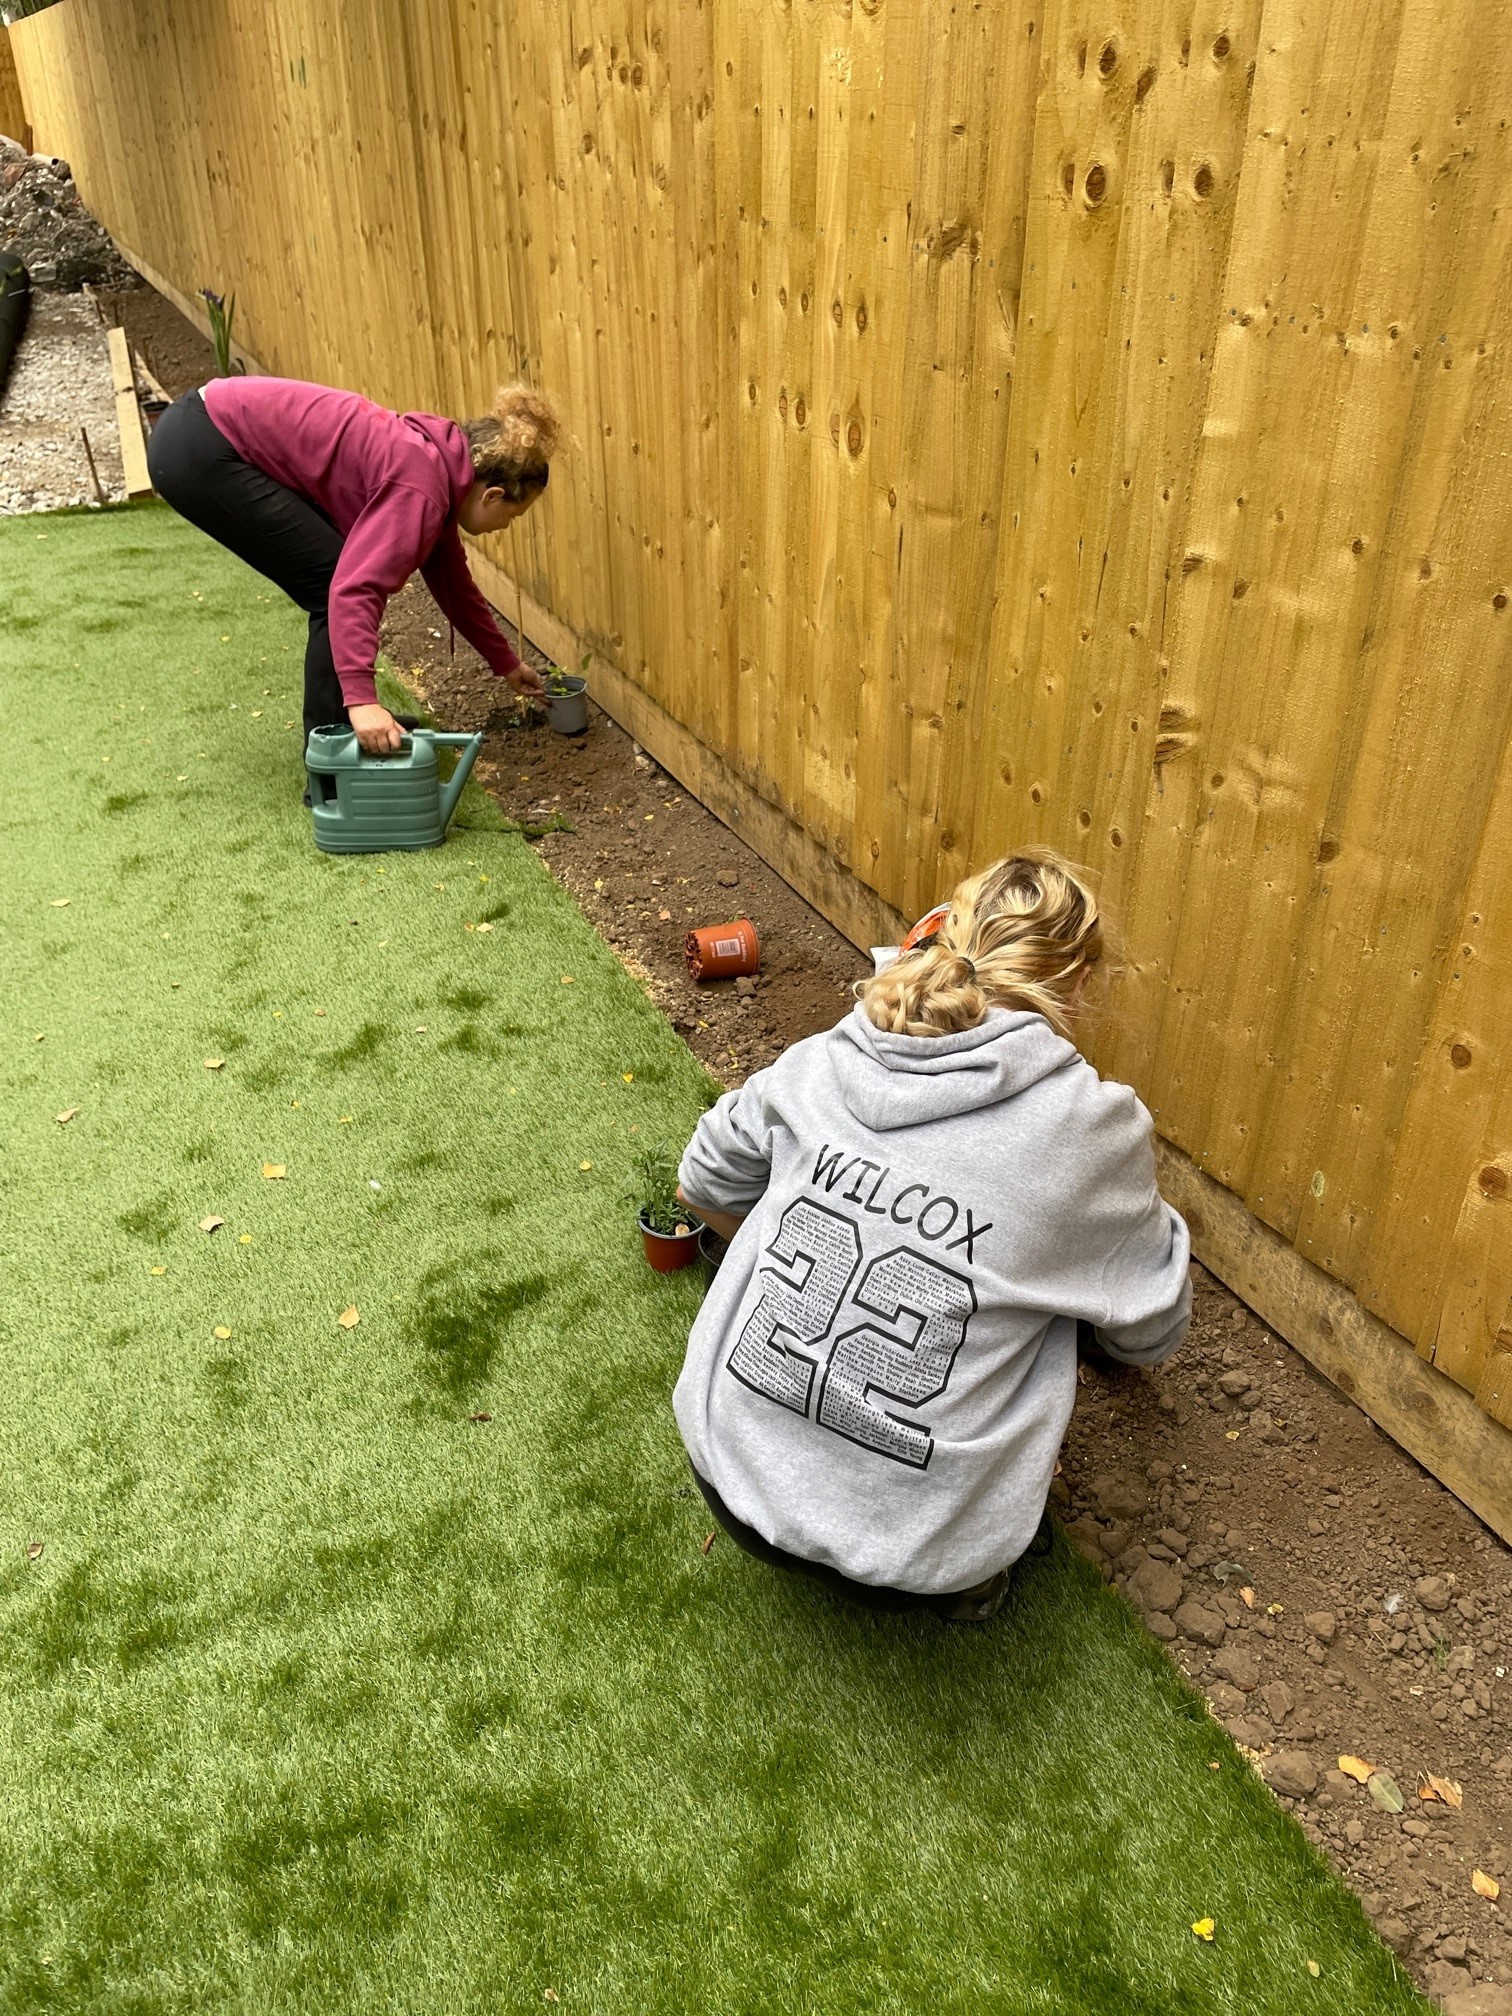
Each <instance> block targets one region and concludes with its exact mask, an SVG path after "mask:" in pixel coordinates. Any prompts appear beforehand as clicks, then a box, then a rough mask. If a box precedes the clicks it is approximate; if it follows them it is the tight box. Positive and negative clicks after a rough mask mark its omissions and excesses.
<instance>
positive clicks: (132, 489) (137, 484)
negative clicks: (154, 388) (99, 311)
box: [107, 328, 152, 497]
mask: <svg viewBox="0 0 1512 2016" xmlns="http://www.w3.org/2000/svg"><path fill="white" fill-rule="evenodd" d="M107 333H108V337H109V341H110V370H111V376H112V377H113V378H114V380H115V402H116V426H117V428H118V429H119V430H120V436H121V467H122V469H123V470H124V471H125V475H126V495H127V496H128V497H150V496H151V495H152V478H151V477H150V476H149V475H148V474H147V447H146V443H145V442H144V441H143V439H142V409H141V407H140V406H138V404H137V390H136V376H135V374H134V373H133V371H132V368H131V353H130V351H129V350H128V349H127V347H126V331H125V330H124V329H119V328H117V329H111V330H109V331H108V332H107Z"/></svg>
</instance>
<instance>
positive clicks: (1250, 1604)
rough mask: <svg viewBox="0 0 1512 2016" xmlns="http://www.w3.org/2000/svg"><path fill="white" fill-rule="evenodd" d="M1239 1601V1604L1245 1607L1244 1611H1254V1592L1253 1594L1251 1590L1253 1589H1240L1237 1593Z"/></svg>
mask: <svg viewBox="0 0 1512 2016" xmlns="http://www.w3.org/2000/svg"><path fill="white" fill-rule="evenodd" d="M1239 1601H1240V1602H1241V1603H1242V1604H1243V1605H1244V1607H1245V1609H1246V1610H1253V1609H1254V1607H1255V1592H1254V1590H1253V1589H1241V1590H1240V1591H1239Z"/></svg>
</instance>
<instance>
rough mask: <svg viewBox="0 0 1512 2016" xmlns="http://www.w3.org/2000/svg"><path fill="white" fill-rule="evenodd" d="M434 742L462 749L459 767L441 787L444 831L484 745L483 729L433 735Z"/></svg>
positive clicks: (448, 747)
mask: <svg viewBox="0 0 1512 2016" xmlns="http://www.w3.org/2000/svg"><path fill="white" fill-rule="evenodd" d="M431 740H432V742H435V743H437V744H439V745H440V746H441V747H443V748H447V749H460V750H461V751H462V754H461V755H460V756H459V757H458V758H457V767H456V769H455V770H453V772H452V774H451V776H450V777H449V778H448V779H447V781H446V783H445V784H443V785H442V787H441V826H442V830H443V831H444V830H445V829H446V827H447V826H448V825H449V824H450V823H451V816H452V814H453V812H455V811H456V809H457V800H458V799H459V798H460V797H461V796H462V786H463V785H464V784H465V783H466V782H467V779H468V774H469V772H470V771H471V769H472V767H473V765H474V763H476V762H477V760H478V751H479V750H480V749H481V748H482V747H483V736H482V732H481V730H480V731H479V733H478V734H476V735H437V734H432V735H431Z"/></svg>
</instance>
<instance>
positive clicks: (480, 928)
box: [478, 924, 493, 931]
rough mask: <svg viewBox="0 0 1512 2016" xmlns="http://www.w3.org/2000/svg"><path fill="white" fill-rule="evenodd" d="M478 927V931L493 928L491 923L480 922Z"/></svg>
mask: <svg viewBox="0 0 1512 2016" xmlns="http://www.w3.org/2000/svg"><path fill="white" fill-rule="evenodd" d="M478 929H479V930H480V931H492V929H493V926H492V924H480V925H479V926H478Z"/></svg>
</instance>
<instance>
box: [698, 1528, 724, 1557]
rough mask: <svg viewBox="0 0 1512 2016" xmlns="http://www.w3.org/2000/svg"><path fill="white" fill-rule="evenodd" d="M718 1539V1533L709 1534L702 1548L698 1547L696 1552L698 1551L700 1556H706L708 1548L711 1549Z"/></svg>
mask: <svg viewBox="0 0 1512 2016" xmlns="http://www.w3.org/2000/svg"><path fill="white" fill-rule="evenodd" d="M718 1538H719V1534H718V1532H717V1531H715V1532H713V1533H711V1534H710V1535H709V1537H708V1539H707V1540H705V1542H704V1543H703V1545H702V1547H700V1548H699V1550H698V1551H699V1553H700V1554H707V1553H708V1551H709V1549H710V1548H711V1547H712V1546H713V1545H714V1542H715V1541H716V1540H717V1539H718Z"/></svg>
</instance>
